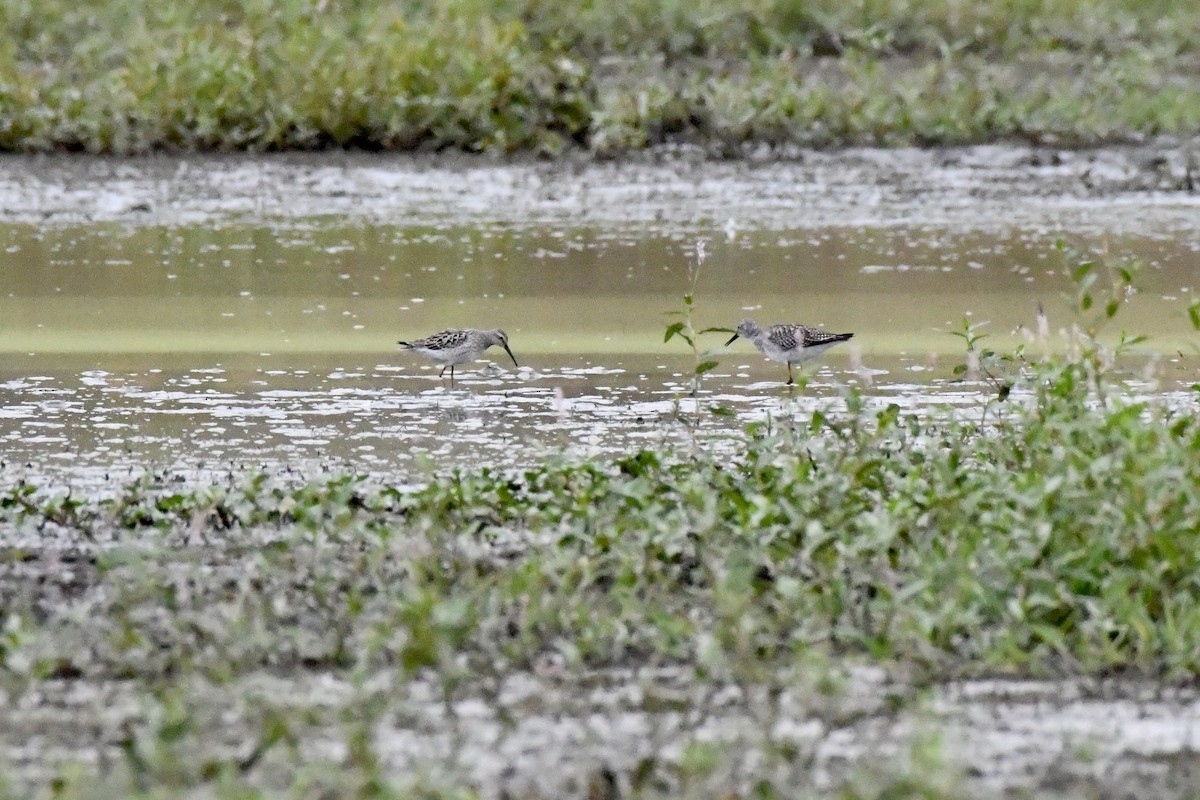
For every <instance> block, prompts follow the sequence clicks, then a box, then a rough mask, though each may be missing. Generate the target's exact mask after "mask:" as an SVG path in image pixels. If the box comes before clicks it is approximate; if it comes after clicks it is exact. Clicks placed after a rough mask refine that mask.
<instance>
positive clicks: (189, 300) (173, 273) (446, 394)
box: [0, 218, 1200, 482]
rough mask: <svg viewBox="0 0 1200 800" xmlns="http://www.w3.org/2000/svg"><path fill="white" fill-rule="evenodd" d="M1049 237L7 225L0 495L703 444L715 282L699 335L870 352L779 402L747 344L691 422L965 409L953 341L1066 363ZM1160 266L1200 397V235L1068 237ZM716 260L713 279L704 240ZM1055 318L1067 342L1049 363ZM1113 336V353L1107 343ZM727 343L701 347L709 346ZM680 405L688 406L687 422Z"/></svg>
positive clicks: (1151, 347)
mask: <svg viewBox="0 0 1200 800" xmlns="http://www.w3.org/2000/svg"><path fill="white" fill-rule="evenodd" d="M1063 236H1065V237H1066V238H1068V239H1070V238H1071V236H1070V234H1069V232H1063V231H1061V230H1060V231H1048V230H1043V229H1040V228H1034V227H1029V228H1012V229H1008V230H1003V231H999V232H998V231H995V230H971V229H968V230H955V229H951V228H945V227H941V228H939V227H936V226H929V225H923V226H914V227H909V226H903V225H902V226H891V227H863V226H851V227H838V226H828V225H826V226H822V227H815V228H810V229H806V228H796V229H791V230H770V231H767V230H738V229H737V228H736V227H735V226H730V227H727V228H726V229H723V230H719V229H718V230H709V231H707V232H705V231H698V232H697V231H684V230H682V229H681V228H679V227H673V226H653V225H652V226H646V225H634V224H623V225H614V226H612V227H609V228H600V227H580V228H563V227H555V226H548V225H515V224H503V225H500V224H480V225H468V224H458V225H442V226H415V227H401V226H396V225H378V224H366V223H363V222H362V221H361V220H354V219H345V218H334V219H328V218H318V219H310V220H307V221H305V222H304V223H303V224H300V223H297V222H295V221H290V222H287V223H279V222H275V223H271V222H266V221H255V222H253V223H242V224H236V223H222V224H218V225H211V226H210V225H191V226H187V225H182V226H158V225H142V226H134V225H120V224H115V223H111V222H105V223H94V224H66V225H32V224H26V223H13V224H8V225H0V286H3V287H4V290H5V291H4V294H3V295H2V296H0V447H2V448H3V453H4V457H3V460H4V462H5V467H4V473H5V477H7V478H10V479H12V478H14V477H16V476H22V477H38V476H47V477H50V476H55V475H60V474H63V473H64V472H66V473H69V474H70V475H71V477H72V478H73V479H74V480H84V481H85V482H87V481H89V480H99V479H103V478H105V477H109V478H112V477H128V476H130V475H133V474H138V473H140V472H141V471H143V470H145V469H146V468H154V469H159V468H161V469H174V470H180V471H183V472H184V473H186V474H189V475H194V476H196V477H207V476H208V474H209V473H213V474H215V473H221V472H226V471H229V470H230V469H235V470H236V469H242V468H257V467H261V466H266V467H268V468H269V467H273V466H276V465H288V466H290V467H292V468H295V469H299V470H301V471H303V472H313V471H318V470H323V469H331V468H338V469H350V470H355V471H367V472H372V473H378V474H381V475H385V476H387V475H391V476H401V477H402V476H403V475H405V474H407V473H408V472H410V471H411V470H413V469H420V468H422V467H428V466H432V467H437V466H445V465H447V464H450V463H455V462H457V461H460V460H462V459H464V458H469V459H471V460H476V459H478V458H480V457H483V458H486V459H487V460H489V461H492V462H498V463H504V462H510V461H513V460H517V461H520V460H538V459H541V458H543V457H546V455H548V454H552V453H556V452H568V453H582V454H588V453H597V452H605V451H627V450H628V449H629V448H630V447H637V446H652V445H657V444H671V443H675V442H678V441H683V440H687V439H688V438H689V437H691V436H692V435H693V432H692V430H691V429H690V427H689V426H681V425H679V424H676V418H677V416H678V412H679V410H680V401H681V400H685V399H686V398H687V395H688V394H689V390H690V385H689V384H688V380H687V378H686V375H687V373H688V371H689V370H690V369H691V367H692V365H694V363H695V362H694V360H693V359H692V356H691V355H690V353H689V352H688V350H687V349H686V348H685V347H684V346H683V344H682V342H681V341H679V340H675V341H674V342H671V343H669V344H664V343H663V341H662V338H663V329H664V327H665V325H666V324H667V323H669V322H670V321H671V320H672V319H673V318H672V317H669V316H668V315H667V313H666V312H668V311H671V310H674V309H678V308H681V307H682V302H681V295H682V293H683V292H684V291H685V289H686V287H687V286H688V281H689V270H691V269H695V268H696V266H697V264H698V263H699V272H698V278H697V290H696V298H697V299H696V306H695V322H696V325H697V327H707V326H719V327H729V326H733V325H735V324H736V321H737V320H738V319H739V318H740V317H742V316H747V315H753V316H756V317H758V318H759V319H760V320H762V321H764V322H765V321H785V320H787V321H803V322H807V323H812V324H818V325H822V326H825V327H827V328H828V329H831V330H838V331H853V332H854V333H855V339H854V340H853V341H852V342H851V343H849V344H848V345H846V346H844V347H842V348H841V349H839V350H834V351H833V352H832V353H831V354H830V355H829V356H828V357H827V358H826V359H824V361H823V363H822V364H821V365H819V366H817V367H815V368H814V367H810V368H809V370H808V374H809V380H810V383H809V386H808V387H807V389H806V391H804V392H802V393H800V394H799V395H796V394H792V393H788V392H785V391H784V390H783V389H782V387H781V385H780V381H781V379H782V378H783V377H784V375H785V372H784V370H783V368H782V367H781V366H780V365H778V364H772V363H769V362H766V361H765V360H764V359H763V358H762V357H760V356H759V355H758V354H757V353H756V352H755V351H754V350H753V348H752V347H751V346H750V345H749V344H748V343H746V342H738V343H735V345H734V346H733V347H732V348H730V349H728V350H727V351H725V350H722V351H720V355H718V356H717V358H718V359H719V361H720V362H721V365H720V367H718V369H716V370H715V371H713V372H712V373H711V374H710V375H709V376H708V377H707V378H706V380H705V382H704V383H703V385H702V396H703V398H704V401H703V403H702V408H705V407H712V406H714V405H723V406H726V407H728V408H731V409H733V410H734V411H735V412H737V413H736V414H735V415H734V416H732V417H723V418H719V419H718V418H715V417H714V418H707V417H706V419H705V425H706V427H707V429H709V430H711V429H714V428H716V429H718V430H719V429H720V428H721V427H722V426H724V427H725V428H736V427H740V426H741V425H742V424H744V423H745V422H746V421H747V420H748V419H752V418H759V417H762V416H763V415H765V414H770V413H776V414H778V413H784V412H786V409H787V408H789V407H794V406H793V405H789V404H794V403H796V402H797V398H799V402H801V403H812V402H817V401H819V400H820V398H829V397H832V396H836V395H837V393H838V392H839V391H841V390H843V389H844V388H846V387H849V386H857V387H859V388H862V389H864V390H865V391H867V392H868V393H869V394H870V395H872V396H873V397H876V398H879V399H881V400H888V401H891V400H900V401H903V402H909V403H911V402H913V401H914V399H916V400H917V401H925V402H944V401H953V402H963V393H964V390H966V392H967V395H968V400H969V394H970V387H964V386H962V385H960V384H954V383H951V382H950V379H951V377H952V375H951V369H952V367H953V366H954V365H955V364H957V363H959V362H960V361H961V360H962V357H961V352H962V342H961V341H960V340H959V339H957V338H955V337H953V336H950V335H949V334H948V333H947V332H946V331H948V330H951V329H955V328H957V327H958V326H960V324H961V320H963V319H964V318H969V319H971V320H973V321H976V322H981V321H988V322H990V325H989V326H988V327H987V328H986V330H989V331H991V332H992V337H993V338H992V340H991V341H994V342H995V343H996V344H998V345H1005V344H1015V343H1017V342H1020V341H1026V340H1029V341H1030V346H1032V347H1052V346H1054V341H1055V339H1056V332H1057V331H1058V330H1059V329H1061V328H1063V327H1064V326H1066V325H1068V324H1069V323H1070V322H1071V321H1072V320H1074V319H1076V317H1075V316H1074V315H1072V314H1071V313H1070V312H1069V305H1068V303H1067V300H1066V299H1065V292H1067V290H1068V289H1069V288H1070V283H1069V281H1068V280H1067V279H1066V277H1065V269H1066V267H1067V266H1068V265H1069V263H1070V262H1068V261H1067V260H1066V259H1064V257H1063V256H1061V255H1060V254H1059V253H1058V252H1056V251H1055V250H1054V248H1053V242H1054V240H1055V239H1057V238H1059V237H1063ZM1075 238H1076V239H1077V240H1078V241H1079V242H1080V243H1081V245H1082V246H1085V247H1091V248H1093V249H1095V248H1100V247H1107V248H1108V249H1109V250H1110V251H1111V252H1113V253H1117V252H1119V253H1127V254H1131V255H1133V256H1136V257H1137V258H1139V259H1141V260H1142V262H1143V263H1144V264H1145V269H1144V273H1143V277H1142V279H1141V281H1140V283H1141V286H1142V287H1143V290H1142V292H1141V293H1140V294H1138V295H1137V296H1136V297H1134V298H1133V299H1132V301H1131V302H1130V303H1129V305H1128V306H1127V307H1126V308H1125V309H1123V310H1122V314H1121V318H1120V325H1121V327H1123V328H1124V329H1128V330H1134V331H1137V332H1140V333H1145V334H1147V335H1149V336H1150V337H1151V339H1150V342H1149V344H1148V345H1146V346H1145V347H1144V348H1143V349H1144V351H1145V352H1146V353H1147V354H1148V356H1149V361H1148V362H1147V363H1148V367H1147V371H1146V375H1147V376H1148V377H1150V378H1152V379H1153V380H1155V381H1157V383H1154V384H1151V385H1153V386H1159V387H1163V388H1172V387H1175V386H1177V385H1186V384H1187V383H1188V382H1189V381H1190V380H1192V379H1194V374H1193V373H1194V370H1193V369H1192V365H1191V363H1190V361H1191V357H1192V356H1193V355H1194V353H1195V345H1194V332H1193V331H1192V330H1191V328H1190V325H1189V323H1188V320H1187V314H1186V304H1187V302H1188V301H1189V300H1190V299H1191V293H1190V291H1191V290H1190V287H1192V286H1195V285H1200V255H1197V252H1198V251H1200V233H1198V232H1197V231H1196V230H1189V231H1179V232H1177V235H1174V236H1166V235H1163V234H1162V233H1161V232H1155V233H1152V234H1148V235H1140V236H1139V235H1136V234H1132V233H1127V234H1123V235H1120V236H1115V235H1114V236H1111V237H1104V238H1101V239H1099V240H1097V239H1095V238H1093V237H1089V236H1083V235H1080V236H1077V237H1075ZM701 240H702V241H703V242H704V251H705V257H704V260H703V261H702V262H698V260H697V256H696V243H697V241H701ZM1039 304H1040V305H1041V306H1042V307H1043V308H1045V309H1046V313H1047V315H1048V318H1049V323H1050V325H1049V328H1050V331H1051V337H1050V340H1049V341H1043V340H1038V339H1036V338H1034V333H1035V331H1036V325H1035V324H1034V312H1035V310H1036V309H1037V308H1038V306H1039ZM447 326H474V327H492V326H495V327H502V328H504V329H506V330H507V331H508V334H509V337H510V341H511V344H512V348H513V350H514V352H515V353H516V354H517V356H518V359H519V361H520V367H519V368H515V367H513V365H512V364H511V363H510V362H509V361H508V360H507V358H506V357H505V356H504V354H503V352H502V351H499V350H495V351H492V352H491V353H489V358H488V359H487V360H485V361H482V362H480V363H479V364H476V365H472V366H470V367H464V368H461V369H460V370H458V374H457V378H458V380H457V381H456V383H455V384H454V385H453V386H451V385H450V384H449V382H448V381H445V380H439V379H438V377H437V371H436V369H435V368H434V367H432V366H431V365H429V364H427V363H425V362H423V361H422V360H421V359H420V358H419V357H417V356H414V355H411V354H406V353H402V352H399V350H398V348H397V347H396V346H395V341H396V339H398V338H414V337H417V336H420V335H422V334H425V333H429V332H432V331H435V330H439V329H441V328H443V327H447ZM1115 332H1116V329H1114V333H1115ZM727 338H728V334H723V333H711V334H707V335H705V336H704V337H703V338H702V342H701V344H702V347H703V348H720V347H721V345H722V344H723V343H724V341H725V339H727ZM689 403H691V401H687V402H686V403H684V405H685V406H688V407H690V408H692V409H693V410H694V405H689Z"/></svg>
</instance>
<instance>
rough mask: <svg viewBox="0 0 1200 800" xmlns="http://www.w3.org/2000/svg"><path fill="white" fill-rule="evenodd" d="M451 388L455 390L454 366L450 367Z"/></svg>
mask: <svg viewBox="0 0 1200 800" xmlns="http://www.w3.org/2000/svg"><path fill="white" fill-rule="evenodd" d="M450 388H451V389H453V388H454V365H453V364H451V365H450Z"/></svg>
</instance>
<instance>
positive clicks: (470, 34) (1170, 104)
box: [0, 0, 1200, 156]
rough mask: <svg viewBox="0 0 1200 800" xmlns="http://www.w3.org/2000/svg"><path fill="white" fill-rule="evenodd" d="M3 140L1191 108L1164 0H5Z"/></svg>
mask: <svg viewBox="0 0 1200 800" xmlns="http://www.w3.org/2000/svg"><path fill="white" fill-rule="evenodd" d="M0 26H2V27H3V29H4V30H6V31H8V32H9V35H8V36H6V37H5V39H4V41H3V42H0V150H10V151H35V152H44V151H56V150H83V151H87V152H97V153H141V152H148V151H156V150H242V149H248V150H286V149H311V148H324V147H364V148H370V149H401V150H409V149H429V150H441V149H447V148H451V149H461V150H466V151H472V152H478V151H489V152H501V153H507V152H526V153H535V154H540V155H549V156H553V155H558V154H561V153H563V152H564V151H565V150H568V149H583V150H588V151H590V152H593V153H596V154H600V155H607V156H613V155H619V154H622V153H626V152H629V151H631V150H637V149H641V148H644V147H646V146H649V145H654V144H659V143H663V142H694V143H697V144H700V145H702V146H704V147H705V148H707V149H708V150H709V151H710V152H713V153H717V154H723V155H739V154H742V153H745V152H747V151H748V149H751V148H754V147H757V146H761V145H767V146H835V145H848V144H883V145H900V144H956V143H966V142H980V141H994V140H997V139H1008V138H1017V139H1023V140H1026V141H1031V142H1047V143H1053V144H1057V145H1060V146H1078V145H1087V144H1094V143H1100V142H1111V141H1121V140H1128V139H1131V138H1138V137H1143V136H1147V135H1154V134H1159V133H1176V134H1185V135H1186V134H1190V133H1192V132H1194V131H1195V130H1196V128H1197V127H1198V126H1200V82H1198V81H1197V79H1196V77H1195V76H1196V69H1195V67H1196V64H1197V52H1196V47H1195V41H1196V33H1197V31H1200V11H1198V10H1197V9H1196V8H1193V7H1191V6H1189V5H1187V4H1179V3H1172V2H1167V0H1157V1H1155V2H1145V3H1141V2H1136V0H1096V1H1095V2H1087V1H1085V0H1007V1H1003V2H1002V1H1001V0H981V1H979V2H975V1H972V2H966V1H965V0H858V2H852V3H845V2H838V0H813V2H809V3H804V4H799V3H794V2H785V0H705V1H704V2H687V3H685V2H678V1H673V2H666V3H662V2H652V1H651V0H624V1H623V2H616V3H592V2H587V3H581V4H570V5H563V4H553V3H544V2H540V1H539V0H495V2H483V0H452V2H438V3H434V2H429V0H407V1H406V2H395V3H381V2H367V1H366V0H358V1H355V0H341V1H340V2H339V0H320V1H319V2H313V1H312V0H281V1H280V2H268V1H267V0H254V1H253V2H248V3H241V4H234V3H227V2H221V0H203V2H198V3H192V4H187V5H186V6H184V7H179V8H170V9H166V8H163V7H161V5H155V4H152V3H146V2H144V0H107V1H106V2H88V3H82V4H80V3H70V2H66V0H48V2H44V3H42V2H32V0H14V1H13V2H9V3H6V4H4V5H3V6H2V7H0Z"/></svg>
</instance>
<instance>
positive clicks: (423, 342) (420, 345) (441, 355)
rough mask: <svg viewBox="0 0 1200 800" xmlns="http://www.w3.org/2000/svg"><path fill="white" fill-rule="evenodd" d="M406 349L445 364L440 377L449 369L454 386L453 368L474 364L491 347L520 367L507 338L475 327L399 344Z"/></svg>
mask: <svg viewBox="0 0 1200 800" xmlns="http://www.w3.org/2000/svg"><path fill="white" fill-rule="evenodd" d="M397 344H400V345H403V346H404V349H406V350H412V351H413V352H414V353H419V354H420V355H423V356H425V357H426V358H428V359H429V360H431V361H434V362H436V363H438V364H441V365H442V371H441V372H439V373H438V377H439V378H440V377H442V376H443V375H445V374H446V367H449V368H450V385H451V386H453V385H454V367H455V366H456V365H458V364H466V363H467V362H468V361H475V360H477V359H478V358H479V357H480V356H482V355H483V351H484V350H487V349H488V348H489V347H491V346H492V345H499V346H500V347H503V348H504V352H506V353H508V357H509V358H511V359H512V362H513V366H514V367H519V366H520V365H519V364H518V363H517V357H516V356H514V355H513V353H512V350H509V349H508V335H507V334H506V333H505V332H504V331H502V330H487V331H482V330H475V329H474V328H463V329H461V330H459V329H451V330H448V331H441V332H439V333H435V334H433V335H432V336H426V337H425V338H424V339H414V340H413V341H411V342H404V341H401V342H397Z"/></svg>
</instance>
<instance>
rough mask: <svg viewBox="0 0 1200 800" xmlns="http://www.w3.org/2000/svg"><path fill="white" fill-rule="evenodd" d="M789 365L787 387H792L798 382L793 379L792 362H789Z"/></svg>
mask: <svg viewBox="0 0 1200 800" xmlns="http://www.w3.org/2000/svg"><path fill="white" fill-rule="evenodd" d="M787 365H788V382H787V385H788V386H791V385H792V384H793V383H795V382H796V381H795V379H794V378H793V377H792V362H790V361H789V362H787Z"/></svg>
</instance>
